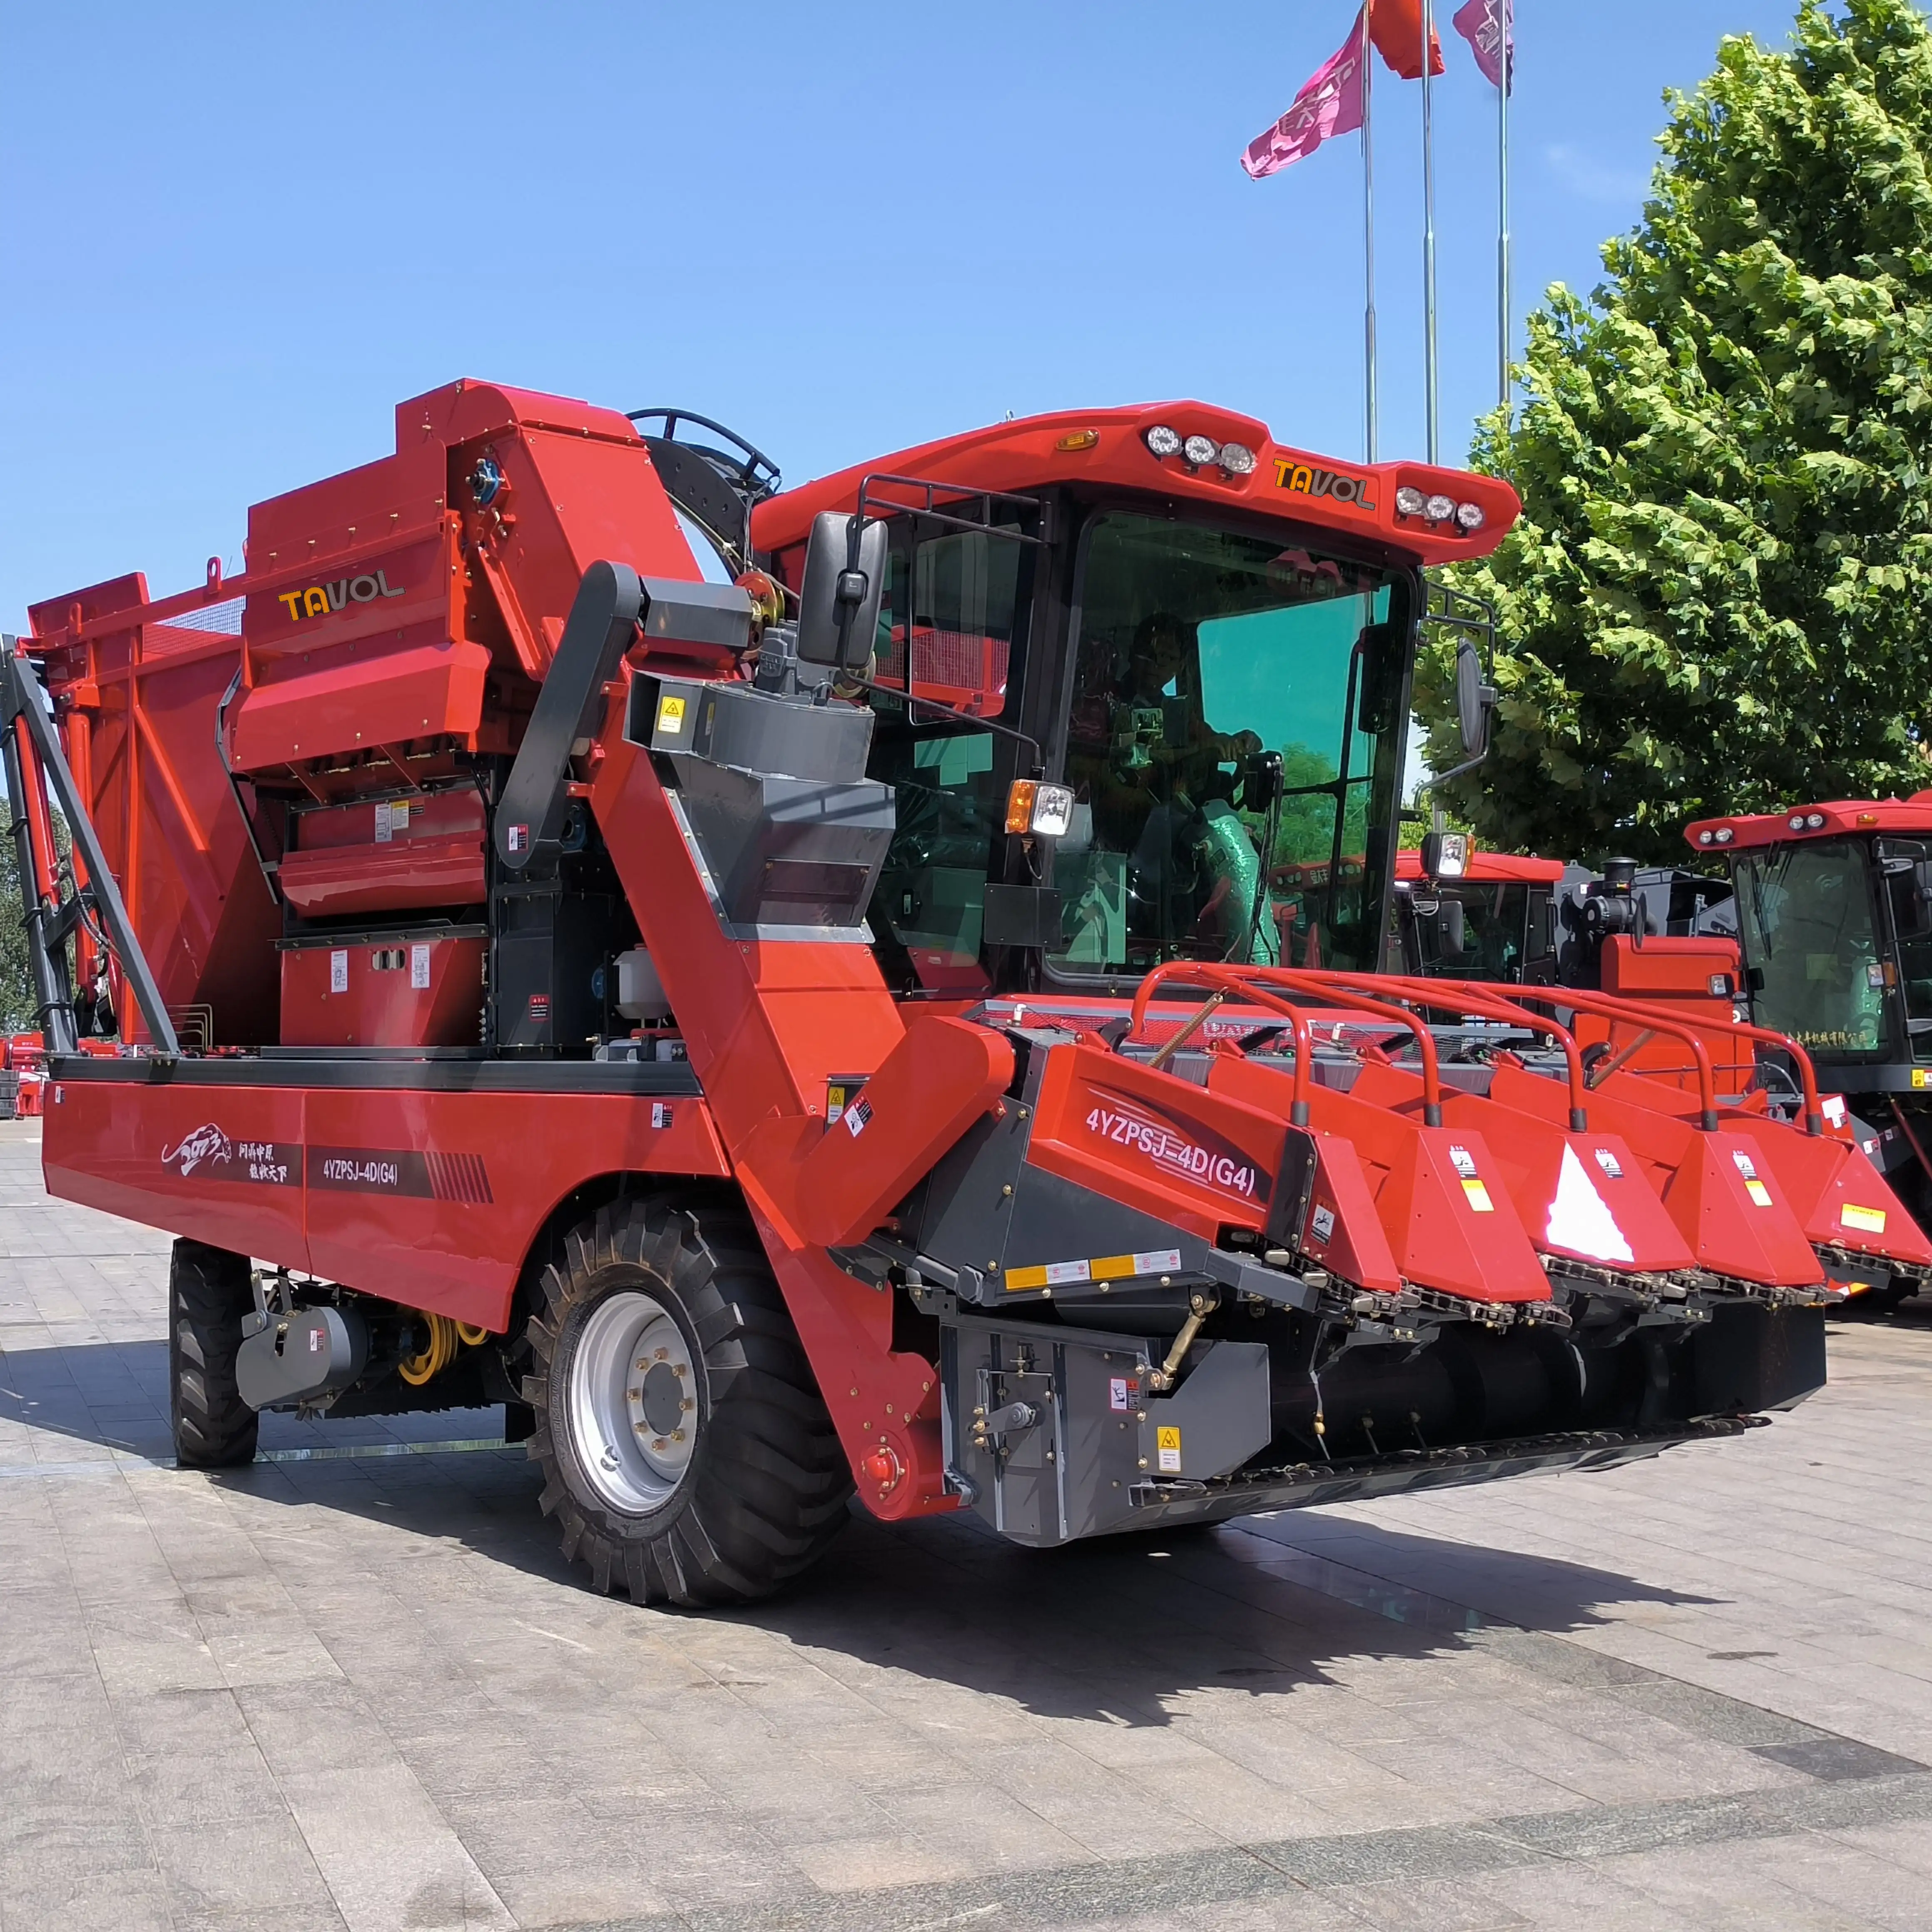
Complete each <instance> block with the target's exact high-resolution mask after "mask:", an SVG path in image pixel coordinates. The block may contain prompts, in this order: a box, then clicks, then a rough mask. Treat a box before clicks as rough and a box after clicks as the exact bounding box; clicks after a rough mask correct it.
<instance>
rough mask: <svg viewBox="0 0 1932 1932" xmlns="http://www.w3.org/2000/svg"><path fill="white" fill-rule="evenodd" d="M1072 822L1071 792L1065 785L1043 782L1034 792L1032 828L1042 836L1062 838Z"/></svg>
mask: <svg viewBox="0 0 1932 1932" xmlns="http://www.w3.org/2000/svg"><path fill="white" fill-rule="evenodd" d="M1072 823H1073V792H1072V791H1071V790H1070V789H1069V788H1068V787H1067V786H1065V785H1057V784H1043V785H1041V786H1040V787H1038V788H1037V790H1035V791H1034V797H1033V829H1034V831H1036V832H1038V833H1039V834H1040V836H1041V837H1042V838H1065V837H1066V836H1067V827H1068V826H1070V825H1071V824H1072Z"/></svg>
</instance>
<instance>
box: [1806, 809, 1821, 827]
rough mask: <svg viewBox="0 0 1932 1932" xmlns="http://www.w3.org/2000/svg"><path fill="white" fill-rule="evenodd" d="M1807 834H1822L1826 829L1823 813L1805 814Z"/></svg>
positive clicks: (1809, 812)
mask: <svg viewBox="0 0 1932 1932" xmlns="http://www.w3.org/2000/svg"><path fill="white" fill-rule="evenodd" d="M1824 829H1825V814H1823V812H1822V811H1808V812H1807V813H1806V814H1805V830H1806V831H1807V832H1822V831H1823V830H1824Z"/></svg>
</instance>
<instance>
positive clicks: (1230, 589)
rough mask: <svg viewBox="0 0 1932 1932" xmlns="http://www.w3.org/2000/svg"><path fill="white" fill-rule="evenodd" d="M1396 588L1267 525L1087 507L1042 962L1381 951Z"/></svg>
mask: <svg viewBox="0 0 1932 1932" xmlns="http://www.w3.org/2000/svg"><path fill="white" fill-rule="evenodd" d="M1408 601H1409V600H1408V595H1407V589H1406V579H1405V578H1403V577H1401V576H1400V575H1397V574H1391V573H1390V572H1387V571H1382V570H1380V569H1378V568H1374V567H1373V566H1370V565H1363V564H1358V563H1356V562H1352V561H1349V560H1347V559H1343V558H1339V557H1334V556H1326V555H1324V554H1323V553H1321V552H1320V551H1319V550H1310V549H1307V548H1304V547H1301V546H1300V545H1298V544H1287V545H1284V544H1283V541H1282V539H1281V538H1280V535H1274V536H1266V535H1254V534H1251V533H1250V532H1247V531H1243V530H1234V529H1215V528H1213V527H1211V526H1205V525H1202V524H1198V523H1178V522H1175V521H1172V520H1166V519H1163V518H1160V517H1150V516H1145V515H1140V514H1133V513H1130V512H1126V511H1115V512H1109V513H1108V514H1104V515H1103V516H1101V517H1099V518H1098V519H1097V520H1096V522H1095V523H1094V527H1093V529H1092V531H1091V535H1090V537H1089V540H1088V547H1087V553H1086V562H1085V571H1084V573H1083V577H1082V589H1081V592H1080V595H1079V613H1078V622H1079V631H1078V634H1077V636H1076V640H1075V661H1074V669H1073V703H1072V709H1071V712H1070V720H1069V728H1068V733H1067V761H1066V768H1065V769H1066V781H1067V784H1069V785H1070V786H1071V787H1073V792H1074V796H1075V799H1076V805H1075V810H1074V818H1073V826H1072V828H1071V831H1070V835H1069V836H1067V837H1066V838H1063V839H1062V840H1061V841H1060V843H1059V848H1058V853H1057V855H1056V859H1055V874H1054V883H1055V886H1057V887H1058V889H1059V893H1060V901H1061V944H1060V947H1059V948H1058V950H1057V951H1050V952H1049V954H1048V957H1047V964H1048V965H1049V968H1051V969H1052V970H1053V971H1055V972H1056V973H1058V974H1062V975H1072V976H1113V975H1117V974H1124V973H1126V974H1138V973H1142V972H1145V971H1148V969H1150V968H1153V967H1154V966H1157V965H1160V964H1161V963H1162V962H1164V961H1167V960H1170V959H1214V960H1232V961H1236V962H1247V963H1252V964H1261V965H1276V964H1280V965H1309V966H1315V965H1324V966H1334V967H1341V968H1362V969H1367V968H1372V967H1373V965H1374V964H1375V962H1376V953H1377V950H1378V948H1377V944H1376V941H1377V938H1378V936H1379V935H1378V934H1377V932H1376V929H1375V924H1374V922H1375V918H1376V913H1377V911H1378V909H1379V907H1381V905H1382V904H1383V902H1384V884H1385V877H1384V874H1385V870H1386V867H1387V863H1388V853H1390V852H1391V850H1392V849H1393V846H1394V840H1393V839H1392V838H1391V836H1390V835H1389V820H1390V817H1391V813H1392V811H1393V809H1394V799H1395V793H1396V787H1397V779H1398V776H1399V765H1400V757H1401V753H1402V736H1403V725H1404V718H1403V696H1404V688H1403V687H1404V683H1405V679H1404V676H1403V673H1404V669H1405V664H1406V638H1407V633H1408V626H1409V610H1408V607H1407V606H1408Z"/></svg>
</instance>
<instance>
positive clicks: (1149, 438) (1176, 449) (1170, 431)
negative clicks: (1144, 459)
mask: <svg viewBox="0 0 1932 1932" xmlns="http://www.w3.org/2000/svg"><path fill="white" fill-rule="evenodd" d="M1141 440H1142V442H1143V443H1145V444H1146V445H1147V446H1148V451H1149V452H1150V453H1151V455H1155V456H1178V455H1180V454H1181V432H1180V431H1178V429H1174V428H1170V427H1169V425H1167V424H1166V423H1156V424H1155V425H1154V427H1153V428H1151V429H1150V430H1148V431H1147V433H1146V434H1145V435H1144V436H1143V437H1142V438H1141Z"/></svg>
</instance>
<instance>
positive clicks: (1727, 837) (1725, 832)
mask: <svg viewBox="0 0 1932 1932" xmlns="http://www.w3.org/2000/svg"><path fill="white" fill-rule="evenodd" d="M1711 836H1712V838H1714V839H1715V840H1716V841H1717V842H1718V844H1720V845H1728V844H1730V842H1731V841H1732V840H1733V838H1736V836H1737V834H1736V832H1733V830H1732V829H1731V828H1730V826H1728V825H1721V826H1718V829H1717V830H1716V831H1715V832H1712V834H1711Z"/></svg>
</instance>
